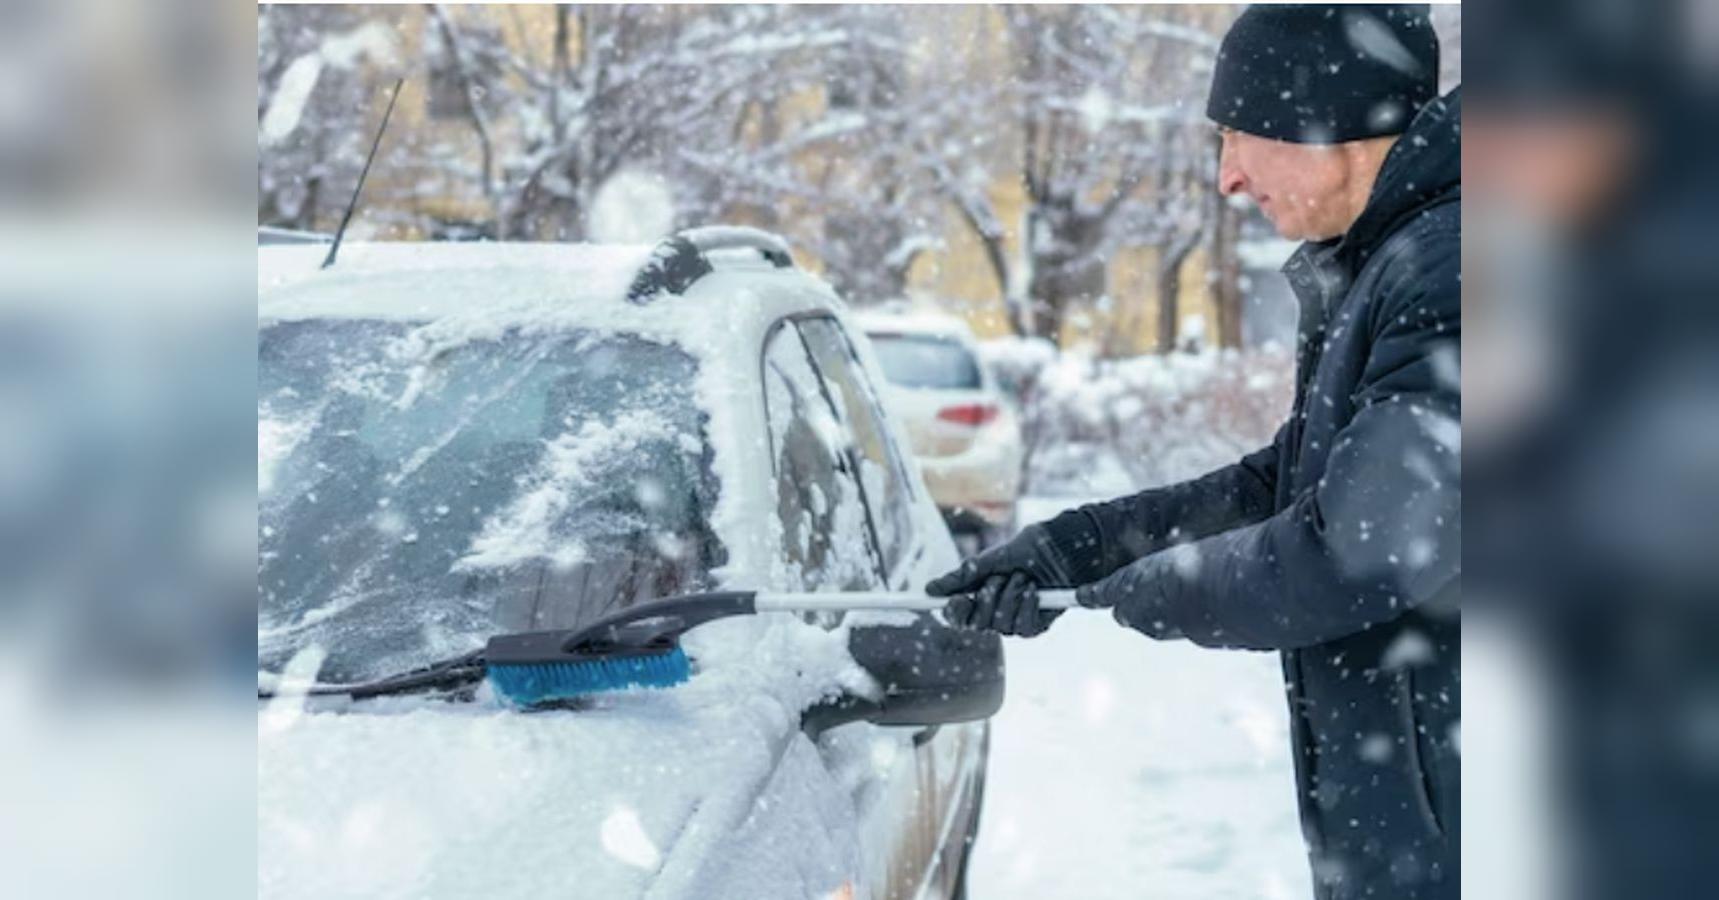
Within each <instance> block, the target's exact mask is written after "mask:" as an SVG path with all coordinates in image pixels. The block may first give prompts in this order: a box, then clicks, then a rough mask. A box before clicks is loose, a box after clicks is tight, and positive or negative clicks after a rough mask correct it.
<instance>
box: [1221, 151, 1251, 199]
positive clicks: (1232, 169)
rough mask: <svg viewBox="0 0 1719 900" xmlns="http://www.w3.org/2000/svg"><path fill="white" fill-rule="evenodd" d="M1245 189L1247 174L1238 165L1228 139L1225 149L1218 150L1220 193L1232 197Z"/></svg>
mask: <svg viewBox="0 0 1719 900" xmlns="http://www.w3.org/2000/svg"><path fill="white" fill-rule="evenodd" d="M1245 190H1247V176H1246V175H1244V174H1242V170H1241V167H1240V166H1237V165H1236V161H1235V155H1234V154H1233V153H1231V152H1230V142H1229V141H1227V140H1226V141H1224V144H1223V149H1222V150H1220V151H1218V193H1221V194H1223V195H1224V196H1225V197H1230V196H1233V195H1235V194H1239V193H1241V192H1243V191H1245Z"/></svg>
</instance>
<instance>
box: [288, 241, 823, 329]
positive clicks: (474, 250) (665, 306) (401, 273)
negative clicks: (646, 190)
mask: <svg viewBox="0 0 1719 900" xmlns="http://www.w3.org/2000/svg"><path fill="white" fill-rule="evenodd" d="M653 249H654V248H653V247H652V246H650V245H648V244H636V245H632V244H552V243H495V242H423V243H368V244H366V243H356V244H350V245H346V246H343V247H342V248H341V251H340V258H339V261H338V262H337V263H336V264H335V265H334V266H332V267H331V268H329V269H326V270H325V269H321V268H320V266H321V263H322V259H323V257H324V256H326V254H327V248H326V247H324V246H315V245H301V246H291V245H287V246H267V247H259V248H258V250H257V317H258V319H259V321H281V320H302V319H343V318H352V319H392V320H401V321H416V322H434V321H439V320H451V321H458V322H464V323H470V324H473V325H477V324H479V323H481V324H483V325H486V326H489V327H492V328H506V327H532V328H584V329H595V330H615V331H629V332H637V333H641V334H647V335H650V336H656V337H662V338H666V339H670V340H676V341H677V342H685V343H693V344H707V343H709V342H708V340H700V339H701V338H708V337H709V335H710V331H711V329H712V327H713V326H714V325H720V326H721V328H722V330H723V333H724V335H725V337H727V338H728V339H729V341H730V342H731V343H735V344H739V345H745V344H748V343H752V342H751V341H746V340H738V341H736V340H734V339H735V338H741V337H746V336H748V335H750V336H753V337H756V338H758V339H762V335H763V332H764V331H766V330H767V329H768V327H769V325H770V324H771V323H772V322H774V321H776V320H777V319H779V318H781V317H782V316H784V315H790V314H794V313H802V312H807V311H814V310H820V309H821V310H830V309H837V308H844V307H843V304H842V302H841V300H840V299H839V298H838V297H837V296H836V294H835V292H834V291H832V290H831V289H830V287H829V286H828V285H827V284H825V283H824V282H822V281H821V280H819V279H817V278H815V277H813V276H811V275H808V274H806V273H805V272H804V271H802V270H800V269H797V268H776V267H774V266H772V265H770V264H769V263H767V262H764V261H763V260H761V259H757V258H756V257H755V256H753V255H752V254H750V253H743V252H731V253H724V254H722V255H721V256H720V257H717V258H719V259H720V260H721V264H720V265H718V266H717V267H716V268H715V270H714V271H712V272H711V273H710V274H709V275H707V276H705V277H704V278H701V279H700V280H699V281H697V282H696V283H694V284H693V285H692V286H691V287H690V288H688V289H687V291H686V292H685V294H684V295H682V296H675V295H665V296H662V297H660V298H658V299H657V300H655V301H653V302H650V303H646V304H642V305H641V304H634V303H629V302H627V300H626V293H627V288H628V286H629V285H630V284H631V283H632V280H633V278H634V277H635V276H636V275H637V273H638V271H639V268H640V267H641V266H643V265H644V263H645V262H646V260H648V259H649V258H650V256H651V253H652V251H653Z"/></svg>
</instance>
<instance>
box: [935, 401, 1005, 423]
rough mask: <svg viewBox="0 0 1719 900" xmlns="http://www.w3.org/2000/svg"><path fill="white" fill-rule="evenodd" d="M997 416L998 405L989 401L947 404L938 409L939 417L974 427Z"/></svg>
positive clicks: (946, 420)
mask: <svg viewBox="0 0 1719 900" xmlns="http://www.w3.org/2000/svg"><path fill="white" fill-rule="evenodd" d="M996 417H997V407H996V406H994V405H992V404H989V403H964V404H962V405H960V406H945V407H944V408H942V409H940V410H938V411H937V418H939V419H942V420H943V421H945V422H956V423H959V424H962V425H971V426H973V427H974V428H977V427H979V426H980V425H983V424H985V423H986V422H989V421H991V420H992V419H995V418H996Z"/></svg>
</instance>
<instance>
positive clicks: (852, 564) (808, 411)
mask: <svg viewBox="0 0 1719 900" xmlns="http://www.w3.org/2000/svg"><path fill="white" fill-rule="evenodd" d="M764 390H765V402H766V403H767V405H768V407H769V417H770V447H771V453H772V454H773V458H774V461H775V471H776V488H777V490H776V494H777V496H776V501H777V505H776V509H777V515H778V517H779V519H780V521H781V524H782V537H783V554H784V559H783V561H782V562H783V568H784V569H785V572H784V573H783V578H784V580H785V581H787V583H788V584H790V585H793V586H796V587H804V588H808V589H813V590H816V589H818V588H829V589H832V590H839V589H851V588H858V587H865V586H868V585H870V584H873V583H875V581H876V578H877V571H876V563H875V559H876V556H875V553H876V551H875V549H874V547H873V543H872V537H871V530H870V529H871V526H870V525H869V523H868V522H867V518H866V516H867V513H866V508H865V505H864V503H863V502H862V501H861V499H860V494H859V485H858V483H857V482H856V480H855V477H854V471H853V462H852V460H853V458H854V455H853V453H852V444H853V440H852V437H851V435H849V434H848V433H847V431H846V430H845V428H844V427H843V425H842V424H841V422H840V421H839V420H838V419H837V418H836V413H835V410H833V409H832V408H831V406H830V400H829V398H828V397H827V395H826V393H825V392H824V390H823V388H822V386H821V385H820V384H819V383H818V378H817V374H816V373H815V372H814V371H813V369H812V367H811V363H810V361H809V360H808V359H807V357H806V350H805V347H804V346H803V345H802V344H801V342H800V337H799V335H798V334H797V333H796V332H795V331H794V330H793V329H792V328H784V329H782V330H781V331H779V332H777V334H776V336H775V337H774V338H773V339H772V340H771V342H770V346H769V347H768V348H767V349H766V351H765V365H764Z"/></svg>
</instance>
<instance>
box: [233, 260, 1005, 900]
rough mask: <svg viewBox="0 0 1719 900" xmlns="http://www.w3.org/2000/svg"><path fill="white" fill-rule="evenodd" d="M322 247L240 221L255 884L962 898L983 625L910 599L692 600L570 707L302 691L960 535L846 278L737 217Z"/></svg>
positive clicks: (889, 560) (996, 691) (803, 586)
mask: <svg viewBox="0 0 1719 900" xmlns="http://www.w3.org/2000/svg"><path fill="white" fill-rule="evenodd" d="M324 255H325V254H324V248H321V247H314V246H306V247H269V248H264V249H262V250H260V251H259V272H258V282H259V283H258V347H257V360H258V372H257V381H258V397H257V453H258V460H257V493H258V498H257V499H258V609H257V654H258V668H259V673H258V681H259V687H258V694H259V729H258V769H257V774H258V788H257V791H258V818H257V830H258V834H257V855H258V862H257V869H258V878H259V893H260V894H262V895H263V896H270V897H277V896H293V897H334V896H366V897H372V896H401V897H408V896H409V897H477V896H481V897H524V896H531V897H542V896H572V897H596V898H622V897H652V898H659V897H660V898H676V897H700V898H704V897H737V898H769V897H794V898H804V897H868V896H869V897H957V896H961V895H963V893H964V888H963V882H964V868H965V865H966V860H967V855H968V853H967V851H968V848H969V847H970V846H971V842H972V838H973V835H974V833H975V829H976V827H977V822H978V808H979V802H980V793H981V790H982V785H983V779H984V768H985V757H986V747H987V742H988V741H987V739H988V725H987V724H986V721H985V720H986V719H987V717H989V716H990V714H991V713H993V712H995V711H996V709H997V708H998V706H999V705H1000V704H1001V702H1002V690H1003V666H1002V650H1001V645H1000V643H999V642H998V640H997V639H996V638H995V637H994V636H987V635H980V634H978V633H974V632H966V631H957V630H953V629H950V628H947V627H945V626H944V625H942V624H941V622H940V621H939V620H938V619H937V618H936V617H935V616H933V615H929V614H912V613H893V614H883V613H870V614H860V613H849V614H848V615H846V616H845V617H840V618H839V621H837V620H833V619H832V618H813V617H799V616H793V615H789V614H785V613H771V614H760V615H756V616H752V617H742V618H733V619H727V620H723V621H717V622H712V623H710V624H707V625H705V626H702V627H700V628H698V629H695V630H693V631H691V632H689V633H688V634H687V635H686V637H685V639H684V646H685V647H686V649H687V652H688V655H689V656H691V658H692V660H693V665H694V673H693V675H692V677H691V679H690V680H689V681H687V682H686V683H684V684H681V685H678V686H675V687H672V688H667V689H654V690H653V689H643V688H634V689H629V690H621V691H615V692H611V693H606V694H599V695H596V696H593V697H589V698H586V699H585V700H583V701H582V702H580V703H576V704H572V705H570V706H567V707H563V708H554V709H533V710H521V709H517V708H515V707H513V706H512V705H510V704H509V703H508V702H506V701H505V700H504V699H502V698H500V697H498V696H497V695H496V694H495V693H494V692H493V689H492V688H491V687H490V686H488V685H486V684H479V685H477V686H475V687H474V686H467V687H465V688H462V689H458V690H436V691H430V692H428V693H416V694H410V695H404V696H392V695H390V696H378V697H367V698H365V699H362V700H359V699H352V698H350V697H329V696H320V695H311V696H306V692H307V691H308V690H309V687H308V686H309V685H315V686H327V685H330V684H352V683H355V682H358V681H361V680H369V679H375V678H377V677H380V676H387V675H389V674H391V673H400V672H406V671H409V670H413V669H416V668H419V667H422V666H424V665H426V664H429V663H432V662H434V661H436V660H439V659H443V658H447V657H450V656H454V655H457V654H460V653H463V652H466V651H470V650H473V649H475V648H478V647H481V646H482V645H483V643H484V641H485V640H486V639H487V638H488V637H489V636H491V635H494V634H498V633H513V632H521V631H537V630H545V629H561V628H572V627H577V626H578V625H580V624H582V623H585V622H589V621H590V620H591V619H593V618H595V617H597V616H599V615H601V614H604V613H606V612H610V611H613V610H615V609H618V608H622V607H626V606H629V605H632V604H634V603H637V602H640V601H642V600H646V599H651V598H656V597H661V596H665V595H669V594H675V593H680V592H688V591H695V590H719V589H720V590H746V589H775V590H796V591H807V590H811V591H823V590H838V589H871V590H876V589H879V588H887V589H891V590H904V591H908V590H918V589H919V588H920V587H921V586H923V585H924V583H925V582H926V581H927V580H928V579H929V578H931V577H932V576H934V575H935V574H937V573H939V572H941V571H944V570H947V569H948V568H950V567H952V566H954V565H955V564H956V563H957V562H958V558H957V554H956V549H955V546H954V543H953V541H952V540H951V536H950V534H949V531H948V529H947V528H946V527H945V525H944V523H943V522H942V520H941V519H940V517H939V515H938V512H937V509H936V507H935V505H934V504H933V502H932V501H931V499H930V497H929V496H928V494H927V493H926V491H925V489H924V485H923V483H922V481H921V476H920V473H919V470H918V467H917V464H916V463H915V462H914V460H913V459H912V457H911V455H910V454H907V453H905V452H902V451H901V450H899V449H898V448H899V447H902V446H904V443H903V441H902V439H901V437H900V435H899V427H898V426H897V425H896V424H894V423H893V421H892V420H891V419H890V418H889V416H888V415H887V414H886V413H885V412H884V410H883V409H882V407H881V403H880V402H879V399H878V391H877V386H878V384H879V383H880V381H881V374H880V372H879V370H878V368H877V364H876V360H875V359H874V358H873V357H872V356H871V355H870V351H869V349H867V346H866V344H865V341H864V340H863V338H860V337H859V332H858V331H857V329H856V328H855V327H854V325H853V323H852V321H851V318H850V314H849V313H848V311H847V309H846V307H845V305H844V304H843V303H842V301H841V300H840V299H839V298H838V297H837V296H836V295H835V294H834V293H833V291H832V290H831V289H830V288H829V287H828V286H827V285H826V284H825V283H823V282H822V281H820V280H818V279H816V278H813V277H811V276H810V275H808V274H806V273H805V272H803V271H801V270H799V269H797V268H795V267H794V266H793V264H792V262H791V261H790V259H789V256H788V252H787V250H786V248H785V247H783V246H782V245H781V243H780V241H779V239H775V238H773V237H772V236H769V235H766V234H763V233H761V232H753V231H750V230H747V229H700V230H696V231H692V232H682V233H681V234H680V235H678V236H676V237H675V238H672V239H670V240H668V241H665V242H664V243H663V244H661V245H659V246H658V247H656V248H651V247H614V246H590V245H566V244H562V245H518V244H417V245H404V244H400V245H383V244H357V245H352V246H348V247H346V248H344V250H343V251H342V253H341V257H340V262H339V263H338V264H337V265H335V266H333V267H332V268H329V269H327V270H319V269H318V268H317V265H318V264H319V263H320V261H321V260H322V258H323V256H324Z"/></svg>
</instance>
